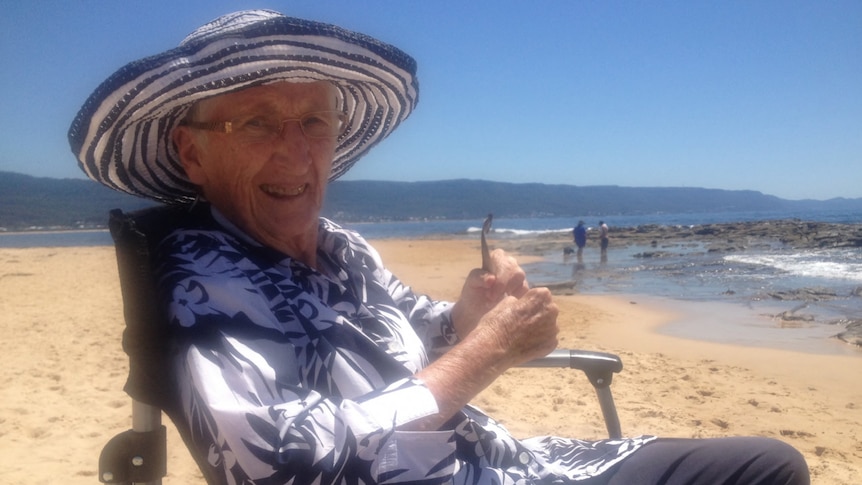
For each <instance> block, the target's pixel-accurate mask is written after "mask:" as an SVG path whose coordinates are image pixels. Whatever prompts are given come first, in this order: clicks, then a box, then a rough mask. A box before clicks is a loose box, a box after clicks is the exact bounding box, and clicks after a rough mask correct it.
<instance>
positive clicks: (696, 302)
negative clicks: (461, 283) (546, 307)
mask: <svg viewBox="0 0 862 485" xmlns="http://www.w3.org/2000/svg"><path fill="white" fill-rule="evenodd" d="M579 219H582V220H584V221H585V222H586V223H587V225H588V226H592V227H596V226H597V225H598V221H599V220H600V219H601V220H603V221H605V222H606V223H607V224H608V226H609V227H610V229H611V237H613V230H614V228H615V227H632V226H641V225H647V224H654V225H660V226H662V225H663V226H692V225H698V224H712V223H724V222H746V221H761V220H786V219H799V220H804V221H815V222H831V223H842V224H845V223H862V213H848V212H840V211H818V212H813V211H812V212H806V213H798V212H724V213H710V214H649V215H632V216H602V217H597V216H583V217H572V218H565V219H563V218H532V219H495V220H494V224H493V229H492V232H491V234H489V237H490V242H491V245H492V246H493V245H494V242H495V241H496V242H498V243H503V242H506V243H513V242H517V241H518V240H520V239H525V240H526V239H530V238H533V239H535V238H537V237H542V236H551V237H557V238H559V237H568V234H570V231H571V229H572V227H573V226H574V224H575V223H576V222H577V221H578V220H579ZM344 225H345V226H346V227H348V228H351V229H355V230H357V231H358V232H360V233H361V234H362V235H363V236H365V237H366V238H367V239H371V240H374V239H386V238H389V239H391V238H399V239H402V238H406V239H413V238H441V237H442V238H477V239H478V237H479V232H480V230H481V229H480V228H481V225H482V220H459V221H451V220H446V221H436V220H430V221H411V222H380V223H358V224H350V223H348V224H344ZM111 244H112V242H111V238H110V235H109V234H108V232H107V231H68V232H63V231H60V232H43V233H14V234H0V247H4V248H9V247H37V246H52V247H68V246H102V245H111ZM649 249H650V248H648V247H645V246H637V245H631V246H626V247H622V248H615V247H614V246H613V245H612V247H611V250H610V251H609V253H608V257H607V259H606V261H602V260H601V259H600V256H599V250H598V249H597V248H596V247H595V246H594V245H593V246H592V247H591V246H589V245H588V247H587V248H586V250H585V251H584V256H583V261H582V262H581V263H578V262H577V261H575V260H574V258H573V256H571V255H565V254H563V253H562V252H561V251H558V250H553V251H550V250H549V251H548V252H547V253H544V254H542V255H541V256H542V260H541V261H539V262H535V263H529V264H525V265H524V269H525V271H526V272H527V276H528V278H529V280H530V281H531V283H532V284H534V285H550V284H556V283H559V282H570V283H572V284H573V285H574V289H573V291H575V292H578V293H586V294H607V295H624V296H625V297H627V298H637V299H639V300H641V301H645V302H649V303H651V304H654V305H659V306H666V307H668V308H669V309H673V310H675V311H680V312H681V314H682V315H683V317H682V318H681V319H680V320H679V321H678V322H674V323H673V324H671V325H668V326H666V327H664V328H663V329H662V331H663V332H667V333H670V334H674V335H678V336H683V337H691V338H698V339H706V340H714V341H719V342H729V343H734V344H744V345H752V346H769V347H779V348H787V349H793V350H800V351H806V352H819V353H841V354H847V353H849V354H852V355H859V356H860V357H862V347H856V346H852V345H849V344H847V343H844V342H841V341H840V340H838V339H835V338H832V337H833V336H834V335H835V334H837V333H839V332H840V331H842V330H843V329H844V327H845V326H847V325H848V324H850V323H852V322H860V321H862V247H854V248H840V249H829V248H827V249H802V250H792V249H785V248H781V247H775V248H768V249H756V250H751V251H742V252H709V251H704V250H703V248H702V247H699V246H697V245H696V244H695V245H679V246H677V247H673V248H670V250H669V251H667V253H668V254H667V255H666V256H665V257H662V258H643V257H640V255H642V254H643V253H644V252H645V251H648V250H649ZM477 256H478V255H477ZM408 283H409V282H408ZM707 306H708V307H709V308H710V310H709V311H704V309H705V308H707ZM707 315H708V316H709V318H705V317H706V316H707ZM779 316H781V317H783V318H779Z"/></svg>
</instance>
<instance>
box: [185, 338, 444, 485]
mask: <svg viewBox="0 0 862 485" xmlns="http://www.w3.org/2000/svg"><path fill="white" fill-rule="evenodd" d="M259 344H262V346H263V347H268V348H260V347H261V346H260V345H259ZM280 347H283V348H280ZM287 347H289V346H288V345H280V344H272V343H264V342H256V341H254V340H252V341H244V340H243V339H237V338H233V337H230V336H227V335H222V336H221V337H219V344H218V345H212V346H201V345H192V346H189V347H188V348H187V350H185V352H184V354H183V355H182V357H181V358H180V359H179V360H178V366H179V372H178V376H179V388H180V390H181V398H182V402H183V409H184V411H185V413H186V418H187V419H188V422H189V423H191V428H192V436H193V442H194V445H195V447H196V448H197V452H198V453H202V454H203V456H207V461H208V463H209V464H210V466H213V467H216V468H218V469H221V470H222V471H223V472H224V473H225V474H227V475H230V476H232V477H233V478H234V479H235V480H236V481H237V482H238V483H246V481H245V480H260V479H263V478H268V479H270V480H274V481H275V483H287V482H288V481H291V480H296V481H297V482H299V483H305V482H306V481H307V482H316V483H336V482H339V481H340V480H341V479H343V476H344V474H345V473H350V474H351V475H352V476H353V475H358V476H364V477H367V478H368V479H369V480H368V481H369V482H371V483H398V482H400V481H403V480H406V479H408V477H416V476H421V475H428V476H431V477H437V478H441V479H446V478H447V477H450V476H451V474H452V473H454V471H455V470H454V461H453V456H454V450H455V444H454V433H453V432H452V431H439V432H431V433H428V432H403V431H398V430H397V429H396V428H397V426H399V425H401V424H404V423H406V422H409V421H412V420H413V419H416V418H419V417H423V416H424V415H427V414H428V413H431V412H436V406H429V404H431V403H434V398H433V396H431V394H430V392H429V391H428V389H427V388H426V387H425V386H424V385H422V383H421V382H419V381H417V380H415V379H403V380H401V381H398V382H395V383H393V384H391V385H389V386H386V387H385V388H383V389H380V390H377V391H373V392H369V393H367V394H365V395H363V396H360V397H358V398H356V399H337V398H327V397H326V396H324V395H322V394H321V393H319V392H316V391H311V390H308V389H305V388H302V387H298V386H294V385H290V384H289V383H285V382H283V378H282V377H280V375H281V374H282V372H283V371H284V369H281V370H278V369H275V368H273V367H272V366H270V365H269V364H268V362H267V360H268V359H267V358H265V357H264V355H263V353H270V352H272V351H279V352H281V351H283V352H290V351H291V349H290V348H287ZM262 352H263V353H262ZM423 405H424V407H423ZM396 450H397V452H396ZM405 464H409V468H406V469H404V468H401V467H403V466H404V465H405ZM399 470H400V472H399ZM312 477H313V478H312ZM426 478H427V477H426Z"/></svg>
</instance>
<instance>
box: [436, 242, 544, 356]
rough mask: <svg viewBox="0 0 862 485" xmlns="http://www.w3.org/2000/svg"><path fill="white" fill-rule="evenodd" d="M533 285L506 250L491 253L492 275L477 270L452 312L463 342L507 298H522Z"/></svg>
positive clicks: (468, 281)
mask: <svg viewBox="0 0 862 485" xmlns="http://www.w3.org/2000/svg"><path fill="white" fill-rule="evenodd" d="M528 290H529V285H528V284H527V276H526V274H525V273H524V270H523V269H522V268H521V266H520V265H518V262H517V261H516V260H515V258H513V257H512V256H510V255H509V254H507V253H506V252H505V251H503V250H502V249H495V250H494V251H492V252H491V271H483V270H481V269H478V268H477V269H474V270H473V271H471V272H470V274H469V275H468V276H467V280H466V281H465V282H464V287H463V288H462V289H461V297H460V298H459V300H458V301H457V302H456V303H455V306H454V307H453V309H452V320H453V322H454V325H455V329H456V332H457V333H458V336H459V337H460V338H462V339H463V338H464V337H466V336H467V334H469V333H470V332H471V331H472V330H473V329H474V328H475V327H476V324H477V323H478V322H479V320H480V319H481V318H482V316H483V315H485V314H486V313H487V312H488V311H490V310H491V309H492V308H494V306H496V305H497V303H499V302H500V301H502V300H503V298H504V297H506V296H513V297H515V298H520V297H522V296H523V295H525V294H526V293H527V291H528Z"/></svg>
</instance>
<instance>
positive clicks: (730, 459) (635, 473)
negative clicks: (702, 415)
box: [584, 437, 811, 485]
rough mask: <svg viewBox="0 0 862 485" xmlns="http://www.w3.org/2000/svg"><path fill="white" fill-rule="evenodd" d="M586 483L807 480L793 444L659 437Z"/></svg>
mask: <svg viewBox="0 0 862 485" xmlns="http://www.w3.org/2000/svg"><path fill="white" fill-rule="evenodd" d="M584 483H585V484H589V485H635V484H637V485H646V484H650V485H659V484H662V485H665V484H666V485H683V484H690V485H694V484H707V485H720V484H725V485H731V484H733V485H742V484H748V485H753V484H763V485H766V484H770V485H772V484H776V485H777V484H780V485H808V484H809V483H811V482H810V478H809V474H808V465H807V464H806V463H805V459H804V458H803V457H802V454H800V453H799V452H798V451H797V450H796V449H795V448H793V447H791V446H790V445H788V444H786V443H784V442H781V441H778V440H774V439H770V438H754V437H752V438H748V437H746V438H713V439H677V438H659V439H658V440H656V441H653V442H651V443H648V444H647V445H645V446H644V447H643V448H642V449H640V450H638V451H637V452H635V453H634V454H633V455H632V456H630V457H629V458H627V459H625V460H623V461H622V462H621V463H619V464H617V465H615V466H614V467H613V468H612V469H611V470H609V471H608V472H607V473H604V474H602V475H601V476H598V477H595V478H593V479H590V480H587V481H586V482H584Z"/></svg>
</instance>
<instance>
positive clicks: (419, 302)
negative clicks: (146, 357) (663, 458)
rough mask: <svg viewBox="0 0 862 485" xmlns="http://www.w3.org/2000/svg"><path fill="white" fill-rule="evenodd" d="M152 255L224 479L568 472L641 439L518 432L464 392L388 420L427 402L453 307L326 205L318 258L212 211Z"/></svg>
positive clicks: (449, 334) (545, 478)
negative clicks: (436, 421) (294, 253)
mask: <svg viewBox="0 0 862 485" xmlns="http://www.w3.org/2000/svg"><path fill="white" fill-rule="evenodd" d="M159 254H160V256H159V260H160V265H159V275H160V288H162V290H163V292H164V298H165V299H166V303H167V308H168V313H169V318H170V322H171V327H172V334H173V335H174V337H173V338H174V340H175V344H176V345H175V347H176V348H177V349H178V350H177V354H176V358H175V368H176V376H177V386H178V388H179V390H180V397H181V401H182V402H181V405H182V410H183V414H184V417H185V419H186V420H187V424H188V427H189V429H190V430H191V435H192V436H191V439H192V447H193V450H192V452H193V453H197V454H199V456H203V457H206V459H205V461H206V462H207V463H209V465H210V466H212V467H214V468H215V469H216V471H217V474H218V475H223V476H224V478H225V483H237V484H252V483H254V484H282V483H295V484H305V483H324V484H329V483H344V484H348V483H349V484H360V483H381V484H385V483H404V482H415V483H429V484H430V483H459V484H467V483H470V484H492V483H494V484H497V483H566V482H569V481H577V480H580V479H584V478H588V477H590V476H594V475H596V474H599V473H601V472H602V471H604V470H606V469H608V468H609V467H610V466H612V465H613V464H614V463H617V462H618V461H619V460H622V459H624V458H625V457H626V456H628V455H630V454H631V453H633V452H634V451H635V450H637V449H638V448H639V447H640V446H641V445H643V444H644V443H645V442H647V441H649V440H651V439H652V438H650V437H640V438H633V439H623V440H604V441H597V442H586V441H579V440H572V439H564V438H557V437H538V438H532V439H528V440H522V441H519V440H516V439H515V438H513V437H512V436H511V435H509V433H508V432H507V431H506V430H505V429H504V428H503V427H502V426H501V425H500V424H499V423H497V422H495V421H494V420H493V419H491V418H490V417H488V416H486V415H485V414H483V413H482V412H481V411H479V410H478V409H476V408H474V407H470V406H468V407H466V408H464V409H463V411H462V412H461V413H459V414H458V415H457V416H455V417H454V418H453V419H452V420H450V422H449V423H448V424H447V425H446V426H444V427H442V428H441V429H440V430H438V431H433V432H427V431H426V432H416V431H401V430H399V429H398V427H399V425H402V424H405V423H408V422H410V421H413V420H416V419H419V418H422V417H425V416H428V415H431V414H433V413H435V412H436V411H437V406H436V402H435V399H434V397H433V396H432V395H431V393H430V391H429V390H428V389H427V388H426V387H425V385H424V384H423V383H422V382H421V381H420V380H418V379H416V378H415V377H414V374H415V373H416V372H417V371H418V370H419V369H421V368H423V367H424V366H426V365H428V363H429V362H430V361H431V360H433V359H434V358H435V357H436V356H438V355H440V354H441V353H442V352H445V351H446V349H447V348H448V347H450V346H451V345H453V344H455V343H456V341H457V337H456V336H455V332H454V330H453V328H452V324H451V321H450V318H449V314H450V309H451V305H450V304H449V303H446V302H438V301H433V300H431V299H429V298H428V297H426V296H422V295H417V294H415V293H413V292H412V291H411V290H410V288H409V287H407V286H405V285H403V284H402V283H401V282H400V281H399V280H398V279H397V278H395V277H394V276H393V275H392V274H391V273H390V272H389V271H387V270H386V268H384V266H383V264H382V262H381V260H380V257H379V255H378V254H377V252H376V251H375V250H374V249H373V248H372V247H371V246H370V245H369V244H368V243H367V242H366V241H365V240H364V239H362V238H361V237H360V236H359V235H357V234H356V233H354V232H351V231H348V230H345V229H342V228H340V227H339V226H337V225H335V224H334V223H332V222H330V221H328V220H326V219H321V220H320V237H319V241H318V251H317V256H318V263H319V264H318V266H319V270H315V269H312V268H309V267H308V266H306V265H304V264H302V263H300V262H298V261H296V260H293V259H291V258H290V257H287V256H285V255H283V254H281V253H278V252H276V251H274V250H272V249H269V248H266V247H263V246H261V245H259V244H258V243H256V242H255V241H253V240H252V239H250V238H248V237H247V236H245V235H243V234H242V232H241V231H239V230H238V229H237V228H236V227H234V226H233V225H231V224H230V222H228V221H227V220H226V219H225V218H224V217H223V216H221V215H220V214H218V213H217V212H216V211H215V210H212V212H211V217H209V218H207V219H206V220H204V221H199V223H196V224H195V226H194V227H188V228H182V229H180V230H177V231H175V232H173V233H172V234H171V235H169V236H168V237H167V238H166V239H165V240H164V241H163V242H162V244H161V245H160V251H159Z"/></svg>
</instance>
